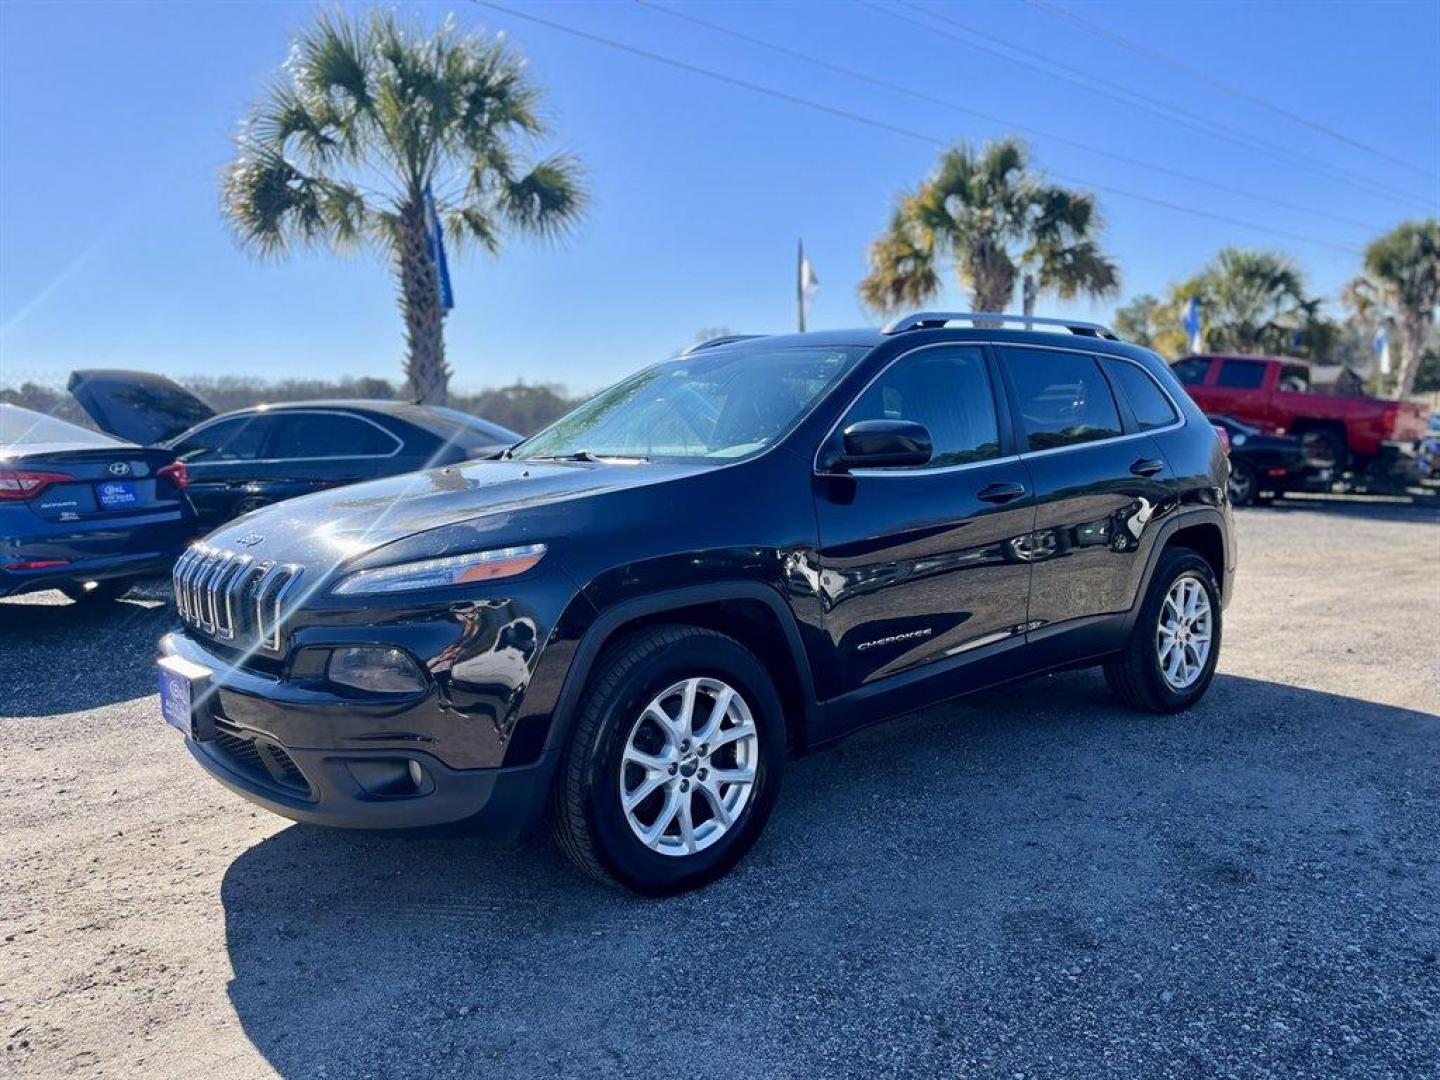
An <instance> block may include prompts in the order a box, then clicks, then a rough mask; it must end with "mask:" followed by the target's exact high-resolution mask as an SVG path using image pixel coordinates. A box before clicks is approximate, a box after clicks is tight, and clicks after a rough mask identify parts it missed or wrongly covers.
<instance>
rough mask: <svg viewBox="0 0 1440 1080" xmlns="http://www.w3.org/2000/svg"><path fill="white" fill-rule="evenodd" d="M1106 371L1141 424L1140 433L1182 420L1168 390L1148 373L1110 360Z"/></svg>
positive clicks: (1119, 361)
mask: <svg viewBox="0 0 1440 1080" xmlns="http://www.w3.org/2000/svg"><path fill="white" fill-rule="evenodd" d="M1106 369H1107V370H1108V371H1109V372H1110V377H1111V378H1113V379H1114V380H1115V382H1116V383H1117V384H1118V385H1119V387H1120V393H1122V394H1124V395H1125V400H1126V401H1127V402H1129V404H1130V411H1131V412H1132V413H1134V414H1135V422H1136V423H1137V424H1139V425H1140V430H1141V431H1152V430H1154V429H1155V428H1162V427H1167V426H1168V425H1170V424H1173V423H1175V421H1177V420H1179V419H1180V417H1179V415H1178V414H1177V413H1176V412H1175V406H1174V405H1172V404H1170V399H1169V398H1168V397H1167V396H1166V395H1165V391H1163V390H1161V389H1160V385H1159V383H1157V382H1156V381H1155V380H1154V379H1153V378H1151V377H1150V375H1149V373H1147V372H1146V371H1144V370H1142V369H1141V368H1139V367H1137V366H1136V365H1134V364H1130V363H1126V362H1125V361H1124V360H1111V361H1109V362H1108V363H1107V364H1106Z"/></svg>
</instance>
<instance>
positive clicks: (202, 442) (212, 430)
mask: <svg viewBox="0 0 1440 1080" xmlns="http://www.w3.org/2000/svg"><path fill="white" fill-rule="evenodd" d="M272 419H273V418H272V417H269V416H263V415H259V414H255V413H252V414H250V415H247V416H235V417H231V418H230V419H228V420H217V421H216V422H215V423H213V424H207V425H206V426H205V427H203V428H201V429H200V430H198V431H196V432H195V433H194V434H192V435H191V436H190V437H189V438H187V439H184V440H182V441H181V442H179V443H177V444H176V445H175V452H176V453H177V454H179V455H180V457H182V458H183V459H185V460H186V461H249V460H253V459H254V458H258V457H260V456H261V451H262V450H263V449H264V448H265V439H266V437H267V436H268V435H269V434H270V431H271V430H272V428H273V424H272Z"/></svg>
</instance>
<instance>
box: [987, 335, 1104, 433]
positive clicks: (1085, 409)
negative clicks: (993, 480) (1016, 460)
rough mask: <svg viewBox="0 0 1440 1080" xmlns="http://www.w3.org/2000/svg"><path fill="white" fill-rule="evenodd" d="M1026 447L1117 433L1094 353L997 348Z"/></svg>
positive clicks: (1101, 373) (1101, 374)
mask: <svg viewBox="0 0 1440 1080" xmlns="http://www.w3.org/2000/svg"><path fill="white" fill-rule="evenodd" d="M1000 361H1001V363H1002V364H1003V365H1004V366H1005V372H1006V374H1007V375H1008V376H1009V378H1010V383H1011V385H1012V386H1013V387H1014V388H1015V402H1016V405H1017V406H1018V407H1019V410H1020V416H1021V423H1022V425H1023V426H1024V430H1025V437H1026V441H1027V443H1028V448H1029V449H1030V450H1053V449H1055V448H1056V447H1061V446H1075V445H1079V444H1081V443H1087V442H1094V441H1095V440H1097V439H1110V438H1114V437H1115V436H1117V435H1119V434H1120V430H1121V429H1120V411H1119V409H1117V408H1116V406H1115V397H1114V395H1112V394H1111V393H1110V384H1109V383H1108V382H1107V381H1106V380H1105V375H1104V373H1103V372H1101V370H1100V365H1099V364H1097V363H1096V362H1095V360H1094V358H1093V357H1090V356H1086V355H1083V354H1081V353H1072V352H1062V351H1058V350H1053V349H1013V348H1010V349H1001V350H1000Z"/></svg>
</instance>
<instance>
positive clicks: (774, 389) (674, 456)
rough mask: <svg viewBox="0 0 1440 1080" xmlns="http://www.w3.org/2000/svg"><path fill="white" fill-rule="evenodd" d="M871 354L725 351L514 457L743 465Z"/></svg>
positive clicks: (595, 402) (598, 403)
mask: <svg viewBox="0 0 1440 1080" xmlns="http://www.w3.org/2000/svg"><path fill="white" fill-rule="evenodd" d="M868 351H869V349H868V347H865V346H799V347H789V348H786V347H778V346H773V345H772V346H768V347H767V346H766V345H765V344H764V343H763V342H747V343H745V344H743V345H741V344H736V345H729V346H717V347H715V348H714V349H706V350H704V351H702V352H699V353H696V354H695V355H692V356H682V357H679V358H677V359H675V360H670V361H667V362H666V363H663V364H657V365H656V366H654V367H652V368H647V369H646V370H644V371H642V372H640V373H639V374H638V375H634V376H632V377H631V378H629V379H626V380H625V381H624V382H621V383H619V384H617V385H615V386H612V387H611V388H610V389H608V390H605V391H602V392H601V393H599V394H597V395H596V396H595V397H593V398H591V399H590V400H589V401H587V402H586V403H585V404H584V405H581V406H580V407H579V408H578V409H576V410H575V411H573V412H571V413H570V414H568V415H567V416H564V417H562V418H561V419H559V420H557V421H556V422H555V423H554V424H552V425H550V427H548V428H546V429H545V430H544V431H542V432H540V434H538V435H536V436H534V437H532V438H530V439H527V440H526V441H525V442H523V443H521V444H520V445H519V446H517V447H515V449H514V450H513V451H512V452H511V456H512V457H518V458H538V457H574V456H577V455H578V456H584V455H587V454H588V455H591V456H594V457H600V458H604V457H615V458H645V459H647V460H650V461H733V460H735V459H737V458H742V457H746V456H748V455H750V454H754V453H758V452H759V451H760V450H763V449H764V448H765V447H766V446H769V445H770V444H771V443H773V442H774V441H775V440H776V439H777V438H779V437H780V436H781V435H783V434H784V433H785V432H786V431H788V430H789V429H790V427H791V426H792V425H793V424H794V423H795V422H796V421H797V420H799V418H800V417H802V416H803V415H804V414H805V413H806V411H807V410H809V408H810V407H811V406H812V405H813V404H814V403H815V402H816V401H818V400H819V399H820V397H821V395H822V394H823V393H824V392H825V391H826V390H827V389H828V388H829V387H830V386H832V385H833V384H834V383H835V381H836V380H837V379H838V378H839V377H840V376H841V375H843V374H844V373H845V372H846V371H848V370H849V369H850V367H851V366H852V365H853V364H854V363H855V362H856V361H857V360H859V359H860V357H862V356H864V355H865V353H866V352H868Z"/></svg>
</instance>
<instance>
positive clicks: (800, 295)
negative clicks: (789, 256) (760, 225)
mask: <svg viewBox="0 0 1440 1080" xmlns="http://www.w3.org/2000/svg"><path fill="white" fill-rule="evenodd" d="M795 322H796V324H797V325H798V326H799V328H800V333H802V334H803V333H804V332H805V241H804V240H801V241H800V250H799V253H798V254H797V255H796V256H795Z"/></svg>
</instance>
